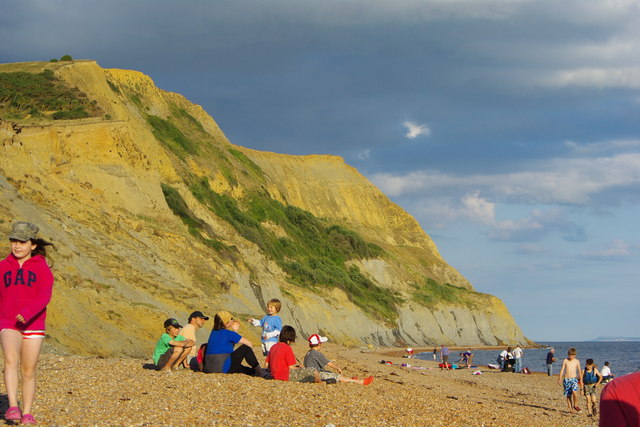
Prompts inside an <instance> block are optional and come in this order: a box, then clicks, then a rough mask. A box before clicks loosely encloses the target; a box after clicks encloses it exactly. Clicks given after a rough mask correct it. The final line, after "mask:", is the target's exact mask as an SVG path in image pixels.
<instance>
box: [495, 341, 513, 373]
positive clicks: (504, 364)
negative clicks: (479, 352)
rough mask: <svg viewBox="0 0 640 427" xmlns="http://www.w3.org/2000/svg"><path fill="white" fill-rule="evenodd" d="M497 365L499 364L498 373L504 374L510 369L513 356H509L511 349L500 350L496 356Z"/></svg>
mask: <svg viewBox="0 0 640 427" xmlns="http://www.w3.org/2000/svg"><path fill="white" fill-rule="evenodd" d="M498 363H499V364H500V371H502V372H506V371H507V370H510V369H511V366H513V364H514V360H513V355H512V354H511V347H507V349H506V350H502V351H501V352H500V355H499V356H498Z"/></svg>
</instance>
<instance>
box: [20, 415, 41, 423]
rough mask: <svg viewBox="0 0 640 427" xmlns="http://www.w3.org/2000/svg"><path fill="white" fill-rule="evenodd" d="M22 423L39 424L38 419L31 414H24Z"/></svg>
mask: <svg viewBox="0 0 640 427" xmlns="http://www.w3.org/2000/svg"><path fill="white" fill-rule="evenodd" d="M20 422H21V423H22V424H37V423H36V419H35V418H33V415H31V414H24V415H23V416H22V420H21V421H20Z"/></svg>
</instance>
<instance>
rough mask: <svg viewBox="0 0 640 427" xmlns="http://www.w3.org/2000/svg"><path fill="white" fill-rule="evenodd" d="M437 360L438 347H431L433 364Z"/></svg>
mask: <svg viewBox="0 0 640 427" xmlns="http://www.w3.org/2000/svg"><path fill="white" fill-rule="evenodd" d="M437 358H438V347H433V361H434V362H435V361H436V359H437Z"/></svg>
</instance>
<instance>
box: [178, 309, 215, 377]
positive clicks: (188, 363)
mask: <svg viewBox="0 0 640 427" xmlns="http://www.w3.org/2000/svg"><path fill="white" fill-rule="evenodd" d="M207 320H209V317H207V316H205V315H204V314H202V312H201V311H194V312H193V313H191V314H190V315H189V319H188V320H187V324H186V325H185V327H184V328H182V330H181V331H180V335H182V336H183V337H185V338H186V339H189V340H191V341H193V342H194V343H196V344H194V345H193V346H192V347H190V349H189V354H187V358H186V359H185V360H184V362H183V364H184V367H185V368H191V369H193V370H194V371H196V370H198V369H199V368H198V360H197V358H196V357H197V355H198V345H197V341H198V340H197V339H196V331H197V330H198V329H200V328H202V327H203V326H204V322H206V321H207Z"/></svg>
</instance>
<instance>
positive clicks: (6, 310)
mask: <svg viewBox="0 0 640 427" xmlns="http://www.w3.org/2000/svg"><path fill="white" fill-rule="evenodd" d="M38 231H39V229H38V227H37V226H36V225H34V224H31V223H29V222H17V223H15V224H14V225H13V229H12V231H11V233H10V234H9V240H10V242H11V253H10V254H9V255H8V256H7V258H5V259H4V260H3V261H1V262H0V277H1V278H2V280H3V283H2V285H1V286H0V342H1V343H2V351H3V353H4V383H5V387H6V390H7V398H8V400H9V409H7V412H6V413H5V420H7V421H12V422H13V421H19V422H21V423H22V424H35V423H36V421H35V419H34V417H33V415H31V409H32V406H33V401H34V399H35V393H36V367H37V365H38V357H39V356H40V350H41V349H42V342H43V340H44V337H45V320H46V316H47V305H48V304H49V301H50V300H51V292H52V290H53V274H52V273H51V269H50V268H49V265H48V264H47V261H46V259H45V256H46V249H45V247H46V246H48V245H51V243H48V242H46V241H45V240H43V239H41V238H38ZM18 367H20V372H18ZM19 374H22V375H21V376H22V405H23V406H22V409H20V407H19V405H18V385H19V376H20V375H19Z"/></svg>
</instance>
